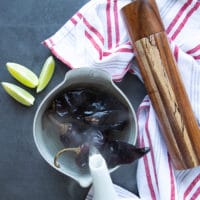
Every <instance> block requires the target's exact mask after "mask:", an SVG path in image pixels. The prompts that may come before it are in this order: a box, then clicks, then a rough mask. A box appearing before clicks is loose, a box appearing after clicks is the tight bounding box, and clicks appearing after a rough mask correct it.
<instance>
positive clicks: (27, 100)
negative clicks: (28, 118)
mask: <svg viewBox="0 0 200 200" xmlns="http://www.w3.org/2000/svg"><path fill="white" fill-rule="evenodd" d="M1 84H2V86H3V88H4V90H5V91H6V92H7V93H8V94H9V95H10V96H11V97H13V98H14V99H15V100H16V101H18V102H20V103H21V104H23V105H25V106H32V105H33V103H34V101H35V98H34V97H33V96H32V95H31V94H30V93H29V92H27V91H26V90H24V89H22V88H20V87H19V86H17V85H15V84H12V83H8V82H2V83H1Z"/></svg>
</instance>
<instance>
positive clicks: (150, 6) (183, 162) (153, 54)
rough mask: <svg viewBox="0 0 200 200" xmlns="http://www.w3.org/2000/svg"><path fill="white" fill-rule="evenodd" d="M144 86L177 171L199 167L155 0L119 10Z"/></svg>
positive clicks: (195, 132) (199, 150)
mask: <svg viewBox="0 0 200 200" xmlns="http://www.w3.org/2000/svg"><path fill="white" fill-rule="evenodd" d="M122 13H123V17H124V20H125V24H126V26H127V29H128V32H129V35H130V39H131V41H132V45H133V48H134V50H135V53H136V59H137V61H138V67H139V69H140V72H141V75H142V78H143V81H144V85H145V87H146V90H147V93H148V95H149V97H150V99H151V102H152V105H153V107H154V110H155V112H156V114H157V119H158V122H159V125H160V128H161V132H162V133H163V136H164V139H165V142H166V144H167V148H168V151H169V154H170V157H171V159H172V162H173V164H174V166H175V168H176V169H179V170H182V169H189V168H192V167H196V166H198V165H200V130H199V127H198V124H197V121H196V119H195V116H194V113H193V111H192V107H191V105H190V101H189V98H188V96H187V93H186V90H185V88H184V85H183V82H182V80H181V77H180V74H179V71H178V68H177V65H176V62H175V59H174V57H173V54H172V53H171V49H170V47H169V43H168V40H167V36H166V32H165V29H164V26H163V23H162V20H161V17H160V14H159V11H158V8H157V5H156V3H155V1H154V0H136V1H133V2H132V3H130V4H128V5H127V6H125V7H124V8H123V9H122Z"/></svg>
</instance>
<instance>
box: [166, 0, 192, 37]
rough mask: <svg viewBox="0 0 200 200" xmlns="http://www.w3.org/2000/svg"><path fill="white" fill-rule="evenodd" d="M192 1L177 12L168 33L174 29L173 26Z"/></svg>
mask: <svg viewBox="0 0 200 200" xmlns="http://www.w3.org/2000/svg"><path fill="white" fill-rule="evenodd" d="M191 3H192V0H188V1H187V2H186V3H185V4H184V5H183V6H182V7H181V9H180V10H179V11H178V13H177V14H176V16H175V18H174V19H173V20H172V22H171V23H170V25H169V26H168V28H167V30H166V32H167V34H169V33H170V31H171V30H172V28H173V27H174V26H175V24H176V23H177V21H178V20H179V18H180V17H181V15H182V14H183V12H184V11H185V10H186V9H187V7H188V6H189V5H190V4H191Z"/></svg>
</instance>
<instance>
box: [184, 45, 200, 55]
mask: <svg viewBox="0 0 200 200" xmlns="http://www.w3.org/2000/svg"><path fill="white" fill-rule="evenodd" d="M199 50H200V44H199V45H197V46H196V47H194V48H192V49H190V50H188V51H186V53H187V54H193V53H195V52H197V51H199Z"/></svg>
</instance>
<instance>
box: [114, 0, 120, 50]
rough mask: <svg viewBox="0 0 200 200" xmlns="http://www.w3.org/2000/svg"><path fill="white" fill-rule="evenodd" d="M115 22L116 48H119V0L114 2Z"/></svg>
mask: <svg viewBox="0 0 200 200" xmlns="http://www.w3.org/2000/svg"><path fill="white" fill-rule="evenodd" d="M114 20H115V34H116V46H118V45H119V41H120V32H119V17H118V6H117V0H114Z"/></svg>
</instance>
